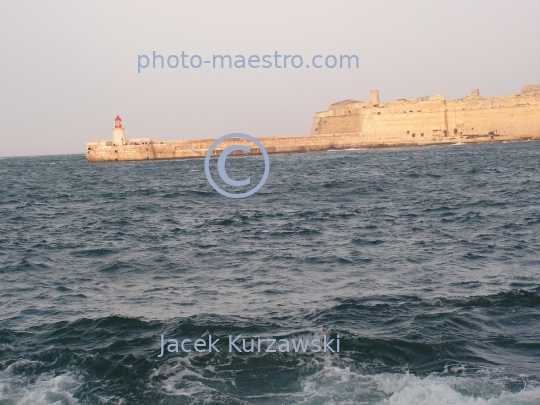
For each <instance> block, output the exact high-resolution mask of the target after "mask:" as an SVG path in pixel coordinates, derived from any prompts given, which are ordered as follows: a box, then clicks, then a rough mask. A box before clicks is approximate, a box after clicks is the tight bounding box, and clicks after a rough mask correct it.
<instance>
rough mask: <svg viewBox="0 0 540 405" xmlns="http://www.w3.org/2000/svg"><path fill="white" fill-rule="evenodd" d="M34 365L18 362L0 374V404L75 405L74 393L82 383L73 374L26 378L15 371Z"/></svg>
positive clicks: (23, 361)
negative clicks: (23, 366)
mask: <svg viewBox="0 0 540 405" xmlns="http://www.w3.org/2000/svg"><path fill="white" fill-rule="evenodd" d="M23 363H24V364H26V365H27V364H28V363H32V362H29V361H26V360H22V361H19V362H16V363H14V364H12V365H10V366H9V367H7V368H6V369H5V370H4V371H3V372H1V373H0V403H8V404H17V405H75V404H78V403H79V401H78V400H77V399H76V398H74V396H73V394H74V391H75V390H76V389H77V388H79V387H80V386H81V383H80V382H79V381H77V379H76V378H75V377H74V376H73V375H71V374H60V375H53V374H50V373H43V374H40V375H39V376H37V377H36V376H33V375H32V376H24V375H20V374H16V373H14V369H16V368H18V367H20V366H22V365H24V364H23Z"/></svg>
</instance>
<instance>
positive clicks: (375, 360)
mask: <svg viewBox="0 0 540 405" xmlns="http://www.w3.org/2000/svg"><path fill="white" fill-rule="evenodd" d="M261 160H262V158H261V157H260V156H258V157H257V156H255V157H237V158H231V159H229V160H228V161H227V165H230V170H231V173H236V174H235V175H237V178H238V179H242V178H244V177H246V176H245V175H243V173H254V172H257V171H258V170H259V169H260V161H261ZM270 162H271V167H270V176H269V178H268V181H267V182H266V184H265V185H264V187H263V188H262V189H261V190H260V191H259V192H257V193H256V194H254V195H252V196H251V197H248V198H244V199H230V198H226V197H223V196H222V195H220V194H218V193H217V192H216V191H215V190H214V189H212V188H211V186H210V185H209V184H208V181H207V180H206V177H205V174H204V161H203V160H200V159H195V160H174V161H156V162H123V163H110V164H109V163H93V164H91V163H86V162H85V159H84V155H64V156H45V157H20V158H3V159H1V160H0V180H1V181H0V308H1V311H0V404H1V405H15V404H16V405H42V404H54V405H67V404H70V405H71V404H152V405H153V404H260V405H270V404H313V405H315V404H332V405H338V404H341V405H349V404H388V405H390V404H392V405H398V404H410V405H432V404H433V405H439V404H444V405H450V404H452V405H453V404H467V405H499V404H528V405H533V404H534V405H538V404H540V143H539V142H516V143H504V144H483V145H480V144H478V145H455V146H444V147H423V148H410V149H379V150H346V151H328V152H322V153H309V154H287V155H270ZM228 167H229V166H228ZM254 176H255V175H254ZM231 177H233V175H231ZM209 334H211V335H212V336H215V337H216V338H221V339H222V340H221V343H223V342H225V341H226V338H227V336H228V335H234V336H236V335H238V334H241V335H242V336H244V337H247V338H260V337H273V338H276V339H286V340H291V339H300V338H304V337H306V338H312V337H314V336H320V337H322V336H323V335H327V336H328V337H329V338H334V339H335V338H337V335H339V336H340V342H341V350H340V352H339V353H331V352H330V351H327V352H326V353H324V352H318V353H313V352H307V353H294V352H289V353H281V352H276V353H266V352H264V351H262V352H260V353H258V352H255V353H237V352H229V351H228V350H225V349H226V347H225V346H223V347H222V349H223V350H221V351H220V352H219V353H217V352H212V353H208V352H204V353H197V352H194V351H192V352H190V353H184V352H178V353H176V352H173V353H170V352H166V353H165V354H164V355H163V356H162V357H158V355H159V354H160V336H161V335H164V336H165V339H178V340H182V339H192V340H195V339H198V338H201V337H203V338H207V337H208V335H209Z"/></svg>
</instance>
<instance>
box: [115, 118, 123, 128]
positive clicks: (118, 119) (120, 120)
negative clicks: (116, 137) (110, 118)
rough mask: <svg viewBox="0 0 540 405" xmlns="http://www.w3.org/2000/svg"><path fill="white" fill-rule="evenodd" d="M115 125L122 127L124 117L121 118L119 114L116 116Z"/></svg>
mask: <svg viewBox="0 0 540 405" xmlns="http://www.w3.org/2000/svg"><path fill="white" fill-rule="evenodd" d="M114 127H115V128H122V118H120V116H119V115H117V116H116V118H115V119H114Z"/></svg>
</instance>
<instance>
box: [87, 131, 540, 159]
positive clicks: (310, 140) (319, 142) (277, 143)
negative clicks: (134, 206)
mask: <svg viewBox="0 0 540 405" xmlns="http://www.w3.org/2000/svg"><path fill="white" fill-rule="evenodd" d="M257 139H258V140H259V141H260V142H261V143H262V144H263V146H264V147H265V149H266V151H267V152H268V153H269V154H278V153H307V152H323V151H329V150H346V149H383V148H410V147H423V146H434V145H453V144H456V143H463V144H467V143H502V142H512V141H529V140H530V141H538V140H540V135H530V136H512V135H500V134H494V135H491V134H486V135H460V136H452V137H444V138H439V139H429V140H428V139H426V140H417V141H410V142H405V141H403V140H399V141H397V140H396V141H392V140H384V139H380V140H375V139H373V140H369V141H367V140H366V139H365V138H362V137H361V135H360V134H332V135H301V136H279V137H260V138H257ZM214 141H215V139H201V140H187V141H162V142H154V141H152V140H150V139H149V140H145V141H138V142H137V141H132V142H130V143H132V144H129V145H122V146H115V145H113V144H112V141H103V142H101V143H98V142H92V143H88V144H87V145H86V149H87V151H86V161H87V162H115V161H117V162H119V161H141V160H172V159H196V158H204V157H205V155H206V152H207V151H208V149H209V148H210V146H211V145H212V143H213V142H214ZM109 144H110V145H109ZM231 145H250V142H249V141H246V140H244V139H241V138H238V140H235V139H232V140H227V141H225V142H223V143H222V144H220V146H219V147H218V148H216V149H215V150H214V151H213V153H212V156H213V157H217V156H219V154H220V153H221V152H222V151H223V150H224V149H225V148H227V147H228V146H231ZM251 146H253V145H251ZM260 153H261V152H260V150H259V148H257V147H252V148H251V153H250V154H254V155H257V154H260ZM242 154H243V155H245V153H244V152H233V153H231V155H242Z"/></svg>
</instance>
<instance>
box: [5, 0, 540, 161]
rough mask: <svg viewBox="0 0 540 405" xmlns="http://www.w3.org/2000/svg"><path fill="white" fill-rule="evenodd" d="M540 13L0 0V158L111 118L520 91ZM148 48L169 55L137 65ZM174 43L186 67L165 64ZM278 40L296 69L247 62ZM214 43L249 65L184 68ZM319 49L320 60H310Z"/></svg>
mask: <svg viewBox="0 0 540 405" xmlns="http://www.w3.org/2000/svg"><path fill="white" fill-rule="evenodd" d="M539 21H540V1H538V0H527V1H523V0H521V1H520V0H511V1H510V0H508V1H497V0H487V1H479V0H477V1H475V0H472V1H459V0H452V1H412V0H409V1H390V0H378V1H340V0H329V1H320V0H309V1H295V0H287V1H277V0H274V1H256V0H250V1H204V0H202V1H201V0H199V1H156V0H152V1H67V0H65V1H25V0H22V1H21V0H19V1H6V0H0V156H32V155H54V154H72V153H81V154H82V153H84V150H85V149H84V148H85V143H86V142H90V141H94V140H98V139H111V138H112V127H113V125H114V118H115V117H116V115H120V116H121V118H122V119H123V123H124V126H125V127H126V137H127V138H152V139H153V140H158V141H161V140H175V139H178V140H182V139H209V138H218V137H220V136H222V135H225V134H228V133H231V132H242V133H246V134H249V135H252V136H255V137H258V136H277V135H298V134H309V133H310V130H311V124H312V118H313V114H314V113H315V112H317V111H324V110H326V109H327V108H328V105H330V104H332V103H335V102H338V101H341V100H345V99H359V100H366V99H368V98H369V91H370V90H371V89H378V90H379V92H380V99H381V102H385V101H391V100H395V99H399V98H415V97H421V96H425V95H433V94H443V95H444V96H445V98H446V99H447V100H451V99H456V98H462V97H464V96H466V95H468V94H470V91H471V89H473V88H479V89H480V94H481V95H482V96H483V97H495V96H502V95H507V94H512V93H519V92H520V91H521V88H522V87H523V85H525V84H538V83H540V23H539ZM153 52H156V54H157V55H163V56H164V66H165V67H164V68H161V62H160V61H161V60H160V59H159V58H157V59H156V68H152V62H151V59H150V64H149V67H148V68H146V69H138V61H139V60H141V61H142V62H144V61H145V59H144V57H142V59H140V57H139V55H149V56H150V58H151V57H152V55H153ZM182 52H184V54H185V55H189V57H187V58H185V59H184V62H185V64H186V66H188V67H187V68H182V67H180V66H179V67H176V68H173V67H169V66H168V65H167V60H169V61H170V64H171V65H172V66H174V64H175V59H174V57H173V58H171V59H168V57H169V56H171V55H176V57H177V58H179V61H181V59H180V57H179V56H180V55H181V54H182ZM275 52H278V54H279V55H300V56H301V57H302V58H303V65H302V67H300V68H293V67H292V66H291V65H290V64H289V66H288V67H287V68H283V67H282V68H277V67H275V64H274V66H272V67H271V68H262V67H259V68H252V67H249V66H247V59H248V58H249V56H250V55H258V56H259V57H262V56H263V55H272V59H271V60H272V61H275V59H274V56H273V55H274V54H275ZM224 54H229V55H232V59H233V62H234V61H235V60H237V59H235V58H234V57H235V55H243V56H244V57H245V58H246V67H245V68H241V67H238V68H237V67H233V68H223V69H222V68H220V66H219V65H218V66H217V67H216V68H213V67H212V63H210V64H205V63H203V64H202V65H201V67H199V68H195V67H192V66H191V65H190V60H191V59H190V58H191V56H193V55H199V56H200V57H201V61H203V60H209V61H212V60H213V59H212V58H213V55H224ZM314 55H322V58H319V59H317V62H318V63H322V64H323V67H322V68H318V69H316V68H314V66H310V67H309V68H308V67H306V66H307V65H311V62H312V57H313V56H314ZM328 55H337V56H338V57H339V55H357V57H358V68H356V66H355V64H354V63H353V68H346V67H343V68H339V65H338V66H337V67H335V68H330V67H326V66H324V60H325V58H326V56H328ZM192 61H193V63H194V65H197V62H198V59H196V58H195V59H192ZM298 61H299V59H298V58H297V59H296V64H297V65H298ZM289 63H290V59H289ZM278 64H280V65H281V66H282V64H283V58H281V59H280V62H278ZM329 64H330V65H331V64H332V59H331V58H330V59H329ZM142 65H144V63H142ZM253 66H257V64H256V63H253ZM138 70H140V72H139V71H138Z"/></svg>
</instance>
